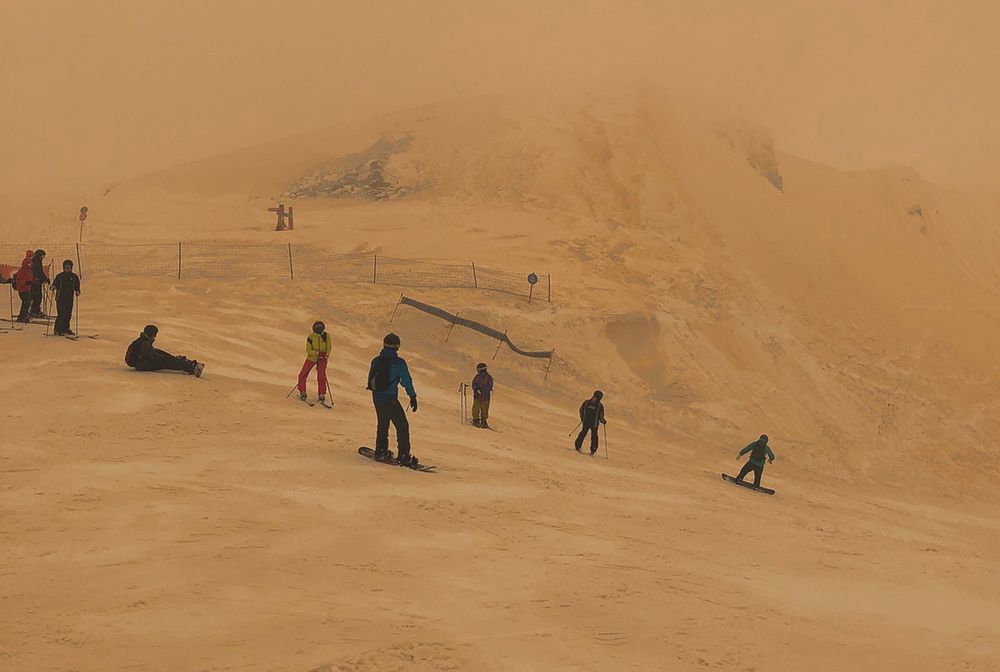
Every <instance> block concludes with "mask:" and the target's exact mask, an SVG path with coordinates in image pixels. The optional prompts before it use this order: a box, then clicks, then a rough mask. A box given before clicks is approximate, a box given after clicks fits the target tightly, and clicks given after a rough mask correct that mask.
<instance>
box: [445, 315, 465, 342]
mask: <svg viewBox="0 0 1000 672" xmlns="http://www.w3.org/2000/svg"><path fill="white" fill-rule="evenodd" d="M459 315H461V313H455V317H456V318H457V317H458V316H459ZM454 330H455V323H454V322H452V323H451V326H450V327H448V335H447V336H445V337H444V342H445V343H447V342H448V340H449V339H450V338H451V332H452V331H454Z"/></svg>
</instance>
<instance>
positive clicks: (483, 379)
mask: <svg viewBox="0 0 1000 672" xmlns="http://www.w3.org/2000/svg"><path fill="white" fill-rule="evenodd" d="M491 396H493V376H491V375H490V372H489V371H487V370H486V364H484V363H483V362H480V363H479V364H476V377H475V378H473V379H472V424H473V425H475V426H476V427H482V428H483V429H489V428H490V425H489V423H488V422H487V420H489V417H490V397H491Z"/></svg>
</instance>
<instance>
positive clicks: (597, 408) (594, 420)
mask: <svg viewBox="0 0 1000 672" xmlns="http://www.w3.org/2000/svg"><path fill="white" fill-rule="evenodd" d="M603 398H604V393H603V392H601V391H600V390H595V391H594V394H593V396H592V397H590V399H587V400H586V401H584V402H583V403H582V404H581V405H580V424H581V425H583V429H582V430H580V434H579V435H578V436H577V437H576V452H578V453H579V452H581V450H580V449H581V448H583V440H584V439H585V438H587V433H588V432H589V433H590V456H591V457H593V456H594V455H595V454H596V453H597V445H598V443H599V436H598V434H597V430H598V428H599V427H600V426H601V425H606V424H607V422H608V421H607V420H605V419H604V404H602V403H601V399H603Z"/></svg>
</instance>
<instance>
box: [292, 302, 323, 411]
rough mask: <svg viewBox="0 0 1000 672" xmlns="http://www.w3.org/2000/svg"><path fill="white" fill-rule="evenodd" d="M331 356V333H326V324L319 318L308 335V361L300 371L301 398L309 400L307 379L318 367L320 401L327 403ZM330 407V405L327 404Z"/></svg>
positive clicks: (317, 377)
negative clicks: (328, 370)
mask: <svg viewBox="0 0 1000 672" xmlns="http://www.w3.org/2000/svg"><path fill="white" fill-rule="evenodd" d="M329 357H330V335H329V334H327V333H326V325H325V324H323V323H322V322H320V321H319V320H317V321H316V322H313V326H312V333H311V334H309V335H308V336H307V337H306V361H305V362H303V364H302V370H301V371H300V372H299V399H301V400H302V401H308V399H309V396H308V395H307V394H306V381H307V380H308V379H309V372H310V371H312V369H313V367H314V366H315V367H316V379H317V381H318V382H319V399H318V401H319V403H321V404H323V405H324V406H327V403H326V363H327V360H328V359H329ZM327 408H329V406H327Z"/></svg>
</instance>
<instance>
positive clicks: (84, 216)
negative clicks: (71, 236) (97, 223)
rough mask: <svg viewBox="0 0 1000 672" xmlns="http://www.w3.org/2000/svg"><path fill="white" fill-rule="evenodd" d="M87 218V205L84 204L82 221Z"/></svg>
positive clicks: (81, 210) (81, 209)
mask: <svg viewBox="0 0 1000 672" xmlns="http://www.w3.org/2000/svg"><path fill="white" fill-rule="evenodd" d="M85 219H87V206H86V205H85V206H83V207H82V208H80V221H81V222H82V221H84V220H85Z"/></svg>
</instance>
